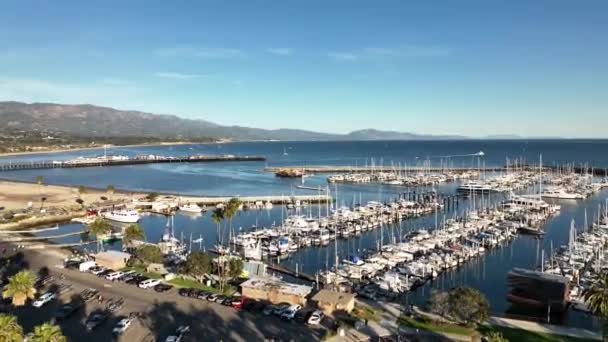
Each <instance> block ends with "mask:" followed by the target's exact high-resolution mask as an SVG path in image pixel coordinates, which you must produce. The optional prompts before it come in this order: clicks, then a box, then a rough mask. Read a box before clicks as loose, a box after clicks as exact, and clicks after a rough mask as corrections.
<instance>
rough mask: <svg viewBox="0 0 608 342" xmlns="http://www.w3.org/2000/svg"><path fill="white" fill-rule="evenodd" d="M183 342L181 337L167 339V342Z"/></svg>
mask: <svg viewBox="0 0 608 342" xmlns="http://www.w3.org/2000/svg"><path fill="white" fill-rule="evenodd" d="M181 340H182V337H181V336H176V335H170V336H167V338H166V339H165V342H180V341H181Z"/></svg>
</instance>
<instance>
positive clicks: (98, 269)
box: [89, 266, 107, 275]
mask: <svg viewBox="0 0 608 342" xmlns="http://www.w3.org/2000/svg"><path fill="white" fill-rule="evenodd" d="M106 270H107V269H106V268H105V267H102V266H93V267H91V268H89V272H91V273H93V274H94V275H100V274H101V273H103V272H105V271H106Z"/></svg>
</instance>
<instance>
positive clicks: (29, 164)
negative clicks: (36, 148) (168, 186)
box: [0, 155, 266, 172]
mask: <svg viewBox="0 0 608 342" xmlns="http://www.w3.org/2000/svg"><path fill="white" fill-rule="evenodd" d="M265 160H266V158H265V157H261V156H236V155H198V156H183V157H159V156H155V157H146V156H142V157H134V158H129V159H112V158H106V159H103V158H95V159H93V158H92V159H91V160H87V159H83V160H79V159H75V160H64V161H57V160H39V161H33V160H32V161H17V162H5V163H2V164H0V172H2V171H18V170H36V169H69V168H81V167H97V166H122V165H139V164H166V163H203V162H206V163H210V162H239V161H265Z"/></svg>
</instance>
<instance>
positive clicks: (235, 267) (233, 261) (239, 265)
mask: <svg viewBox="0 0 608 342" xmlns="http://www.w3.org/2000/svg"><path fill="white" fill-rule="evenodd" d="M242 273H243V260H241V259H240V258H230V261H229V262H228V276H229V277H230V278H237V277H240V276H241V274H242Z"/></svg>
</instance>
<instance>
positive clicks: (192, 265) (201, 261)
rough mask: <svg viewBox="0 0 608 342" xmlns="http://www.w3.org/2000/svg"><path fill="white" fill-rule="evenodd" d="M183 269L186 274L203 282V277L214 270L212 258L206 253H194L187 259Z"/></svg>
mask: <svg viewBox="0 0 608 342" xmlns="http://www.w3.org/2000/svg"><path fill="white" fill-rule="evenodd" d="M183 269H184V272H185V273H186V274H188V275H190V276H192V277H194V278H196V279H197V280H198V281H199V282H201V281H202V280H203V276H204V275H205V274H208V273H210V272H211V270H212V264H211V257H210V256H209V254H207V253H205V252H200V251H199V252H192V253H190V255H188V258H186V262H185V263H184V266H183Z"/></svg>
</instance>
